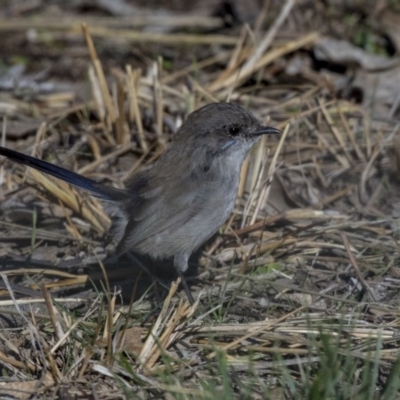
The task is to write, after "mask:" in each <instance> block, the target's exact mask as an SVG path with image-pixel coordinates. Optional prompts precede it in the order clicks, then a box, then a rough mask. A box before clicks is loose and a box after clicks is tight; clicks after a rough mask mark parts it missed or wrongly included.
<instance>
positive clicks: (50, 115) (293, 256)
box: [0, 1, 400, 399]
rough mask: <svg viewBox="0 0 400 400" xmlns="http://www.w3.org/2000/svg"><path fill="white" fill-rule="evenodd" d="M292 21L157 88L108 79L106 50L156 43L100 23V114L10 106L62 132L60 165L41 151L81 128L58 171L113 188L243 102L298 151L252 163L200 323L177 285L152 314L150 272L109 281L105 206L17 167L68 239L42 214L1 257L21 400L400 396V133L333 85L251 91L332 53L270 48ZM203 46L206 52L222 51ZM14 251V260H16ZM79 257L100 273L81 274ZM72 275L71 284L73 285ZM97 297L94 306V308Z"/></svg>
mask: <svg viewBox="0 0 400 400" xmlns="http://www.w3.org/2000/svg"><path fill="white" fill-rule="evenodd" d="M292 3H293V2H291V1H288V2H287V4H286V8H284V9H283V11H282V14H281V17H280V18H277V20H276V21H277V22H276V24H275V25H272V27H271V29H270V30H269V31H268V32H267V33H266V34H265V36H264V38H262V37H259V36H257V38H256V40H255V41H254V38H253V37H252V36H251V35H250V34H249V31H248V30H246V29H244V30H243V31H242V34H241V36H240V40H238V39H237V38H236V37H232V36H229V37H226V39H223V37H222V36H221V40H220V41H219V43H225V44H236V47H235V48H227V49H225V50H224V51H223V52H221V54H219V55H218V56H213V57H211V58H210V59H206V60H203V61H201V62H199V63H197V64H196V65H195V64H193V65H192V66H190V67H185V68H183V69H182V70H178V71H176V70H175V71H172V72H171V73H167V72H165V71H164V70H163V60H162V59H158V60H155V61H154V64H153V66H152V68H151V74H150V73H149V74H146V75H145V76H144V75H142V74H141V73H140V71H138V70H136V69H132V68H131V66H130V65H126V66H121V70H119V71H118V73H115V74H114V76H112V77H111V78H110V79H107V78H106V74H105V73H104V71H103V66H102V63H101V62H100V60H99V58H98V56H97V53H96V49H95V45H94V43H93V41H92V38H91V33H94V36H95V37H96V36H101V35H104V34H107V35H111V34H112V35H115V36H117V37H123V38H125V39H130V38H133V36H135V38H136V39H135V40H140V38H139V39H137V35H139V36H141V39H143V40H149V39H148V37H147V36H145V34H140V33H135V35H133V34H129V35H128V34H127V33H125V32H124V31H118V30H115V31H112V32H111V31H110V29H111V28H107V29H106V28H95V27H89V28H88V27H87V26H85V25H84V26H83V33H84V36H85V40H86V43H87V46H88V49H89V54H90V62H91V66H90V67H89V75H88V76H89V80H90V84H91V89H92V98H91V100H89V101H87V102H81V103H76V102H75V104H74V105H71V104H69V103H68V101H66V102H64V100H65V99H67V98H68V97H62V96H61V97H60V96H58V97H47V98H46V99H42V101H41V102H40V104H36V105H35V106H33V105H30V104H28V103H26V102H22V101H19V100H18V101H17V100H15V99H13V98H9V100H8V103H7V107H8V108H9V109H10V110H11V109H12V110H13V112H14V113H18V114H20V115H30V114H31V113H32V112H33V107H34V108H35V115H40V116H42V117H46V118H47V119H46V121H47V123H46V125H44V126H41V128H40V129H39V130H38V132H37V135H36V138H35V140H34V147H33V152H34V153H36V154H39V155H44V154H45V155H46V156H47V157H49V156H52V155H53V157H54V150H55V148H54V145H53V146H50V147H49V146H46V145H43V144H46V143H48V142H52V141H53V142H54V143H56V142H57V138H55V139H54V136H55V133H54V132H56V131H57V130H59V129H62V128H63V129H65V127H68V129H69V130H70V132H73V131H75V132H76V131H77V130H81V129H82V128H78V127H77V125H76V126H74V122H73V121H74V120H75V121H76V120H78V121H79V124H80V125H81V126H83V127H85V129H84V131H85V133H83V138H82V139H81V140H79V141H76V148H72V149H70V150H68V149H67V150H65V149H61V150H62V153H63V157H60V159H61V158H62V159H63V162H64V155H65V160H66V162H65V163H66V164H68V163H69V166H70V167H71V168H73V169H75V170H76V171H78V172H79V173H82V174H85V175H88V176H95V177H98V178H101V179H103V180H108V181H109V183H111V184H115V185H121V184H122V183H123V181H124V180H125V179H126V178H127V177H128V176H129V175H130V174H132V173H134V172H135V171H136V170H138V169H139V168H141V167H144V166H146V165H149V164H150V163H151V162H152V161H153V160H154V159H156V158H157V157H158V156H159V155H160V153H161V152H162V151H163V149H164V148H165V146H166V142H167V141H168V137H169V136H168V135H166V134H163V131H164V130H167V131H168V129H166V128H167V127H168V126H171V121H173V122H175V121H176V120H178V119H179V117H180V116H181V115H182V114H183V113H184V114H187V113H189V112H191V111H192V110H194V109H195V108H197V107H199V106H200V105H203V104H205V103H207V102H210V101H223V100H226V99H228V98H229V99H231V100H233V101H239V102H240V103H242V104H244V105H246V106H249V107H250V108H251V110H252V111H254V113H255V114H256V115H257V116H258V117H259V118H260V119H261V120H263V121H266V120H267V119H270V120H271V121H272V122H270V123H271V124H272V125H273V126H277V127H279V128H281V129H282V130H283V131H284V134H283V135H282V136H281V139H280V141H279V142H278V141H277V142H268V143H267V142H266V141H263V142H262V143H261V145H260V146H259V147H258V148H256V149H254V151H253V153H252V154H251V156H250V157H249V159H248V161H247V162H246V164H245V166H244V168H243V172H242V182H241V185H240V193H239V197H238V201H237V207H236V208H235V212H234V214H233V215H232V217H231V218H230V220H229V221H228V222H227V223H226V225H225V226H224V227H222V229H221V231H220V234H219V235H218V237H217V238H216V239H215V241H214V242H213V243H210V244H208V246H207V247H206V249H205V251H204V252H203V255H202V257H201V259H200V263H199V268H198V279H197V280H196V282H195V284H194V286H193V290H194V295H195V298H196V299H197V300H196V303H195V304H194V305H193V306H191V305H189V304H188V302H187V301H186V299H185V296H184V295H183V294H182V293H180V292H179V291H178V282H173V283H172V284H171V286H170V287H169V289H168V294H167V295H166V296H164V297H163V298H160V297H159V298H157V297H156V300H154V296H147V295H146V290H147V287H146V288H145V289H144V291H141V286H143V280H142V279H144V277H143V276H142V273H141V272H140V270H133V269H132V268H130V266H129V265H128V266H127V265H119V264H118V265H114V266H113V268H112V269H108V268H107V266H106V265H105V266H103V265H102V263H103V261H104V254H103V253H102V251H103V250H104V249H102V243H103V242H102V239H101V238H102V235H103V234H104V232H105V229H106V227H107V224H108V222H109V221H108V219H107V216H106V215H105V214H104V213H103V211H102V209H101V207H100V205H99V204H97V203H96V202H94V201H92V200H90V199H88V198H87V196H85V194H81V193H77V192H76V191H75V190H74V189H72V188H71V187H69V186H68V185H66V184H64V183H63V182H59V181H56V180H54V179H51V178H49V177H47V176H44V175H42V174H40V173H38V172H36V171H32V170H31V171H29V173H28V174H25V172H24V169H23V168H20V167H18V166H15V165H10V164H9V163H5V164H4V171H3V187H5V188H6V192H8V193H6V194H5V195H4V198H5V199H8V198H10V197H12V196H13V195H14V196H16V197H17V198H20V199H21V200H22V201H24V199H29V202H30V203H31V204H33V205H36V206H37V207H38V208H39V211H38V212H39V214H40V215H44V216H46V215H47V216H48V215H49V213H47V214H46V210H47V209H48V208H49V207H50V205H49V203H50V204H51V207H53V208H52V211H51V213H50V215H52V217H53V218H56V219H57V221H59V222H60V224H59V225H60V228H57V229H55V230H54V232H50V233H49V231H48V230H46V229H45V228H40V227H38V226H37V221H38V215H37V213H36V212H28V216H29V217H32V221H33V223H32V224H31V226H30V227H29V226H21V225H18V226H16V224H15V225H14V224H12V223H10V222H7V221H6V220H2V221H0V229H1V232H2V234H3V235H4V237H7V238H8V241H7V242H5V244H4V245H3V246H2V247H0V254H1V257H2V261H1V262H2V265H3V269H2V272H1V277H2V280H3V287H2V289H3V290H2V291H1V296H2V299H3V300H1V301H0V309H1V314H2V315H3V316H4V321H3V324H4V329H3V330H2V331H1V332H0V342H1V347H0V361H1V368H2V374H3V379H2V382H1V383H0V392H1V393H8V394H13V395H14V396H16V397H17V398H21V399H23V398H29V394H30V393H34V392H35V393H39V396H40V398H55V396H59V398H62V399H70V398H95V399H117V398H121V399H122V398H124V399H125V398H143V399H146V398H167V399H172V398H174V399H191V398H193V399H200V398H201V399H215V398H217V397H221V398H224V399H225V398H226V399H230V398H235V397H236V398H241V399H244V398H249V399H250V398H260V399H261V398H262V399H265V398H270V399H284V398H309V399H322V398H327V399H328V398H337V399H347V398H350V397H353V398H357V399H367V398H368V399H373V398H380V399H395V398H397V397H396V396H397V394H396V393H397V390H398V387H399V384H398V380H396V379H395V377H396V374H398V372H399V368H400V366H399V363H398V361H397V360H398V358H399V354H398V320H399V317H400V315H399V311H398V304H399V296H398V292H399V282H400V281H399V278H398V276H399V273H400V270H399V250H398V242H397V237H398V233H397V230H398V228H397V226H396V224H395V222H394V220H393V217H392V208H391V206H392V204H393V203H394V202H395V201H396V200H397V199H399V198H400V192H399V190H398V183H397V182H396V180H395V179H394V178H393V177H392V175H391V169H390V163H391V161H392V160H393V157H394V156H393V153H392V152H390V151H389V150H388V149H390V148H391V147H392V143H393V138H395V135H396V134H397V125H396V124H395V122H394V121H391V120H387V121H384V122H377V121H373V120H371V119H370V118H369V116H368V113H367V112H366V111H365V110H363V109H362V107H361V106H359V105H356V104H353V103H349V102H347V101H344V100H340V99H337V98H335V97H334V96H332V94H331V91H330V90H329V89H330V87H329V82H328V81H325V80H324V79H323V77H320V80H319V82H318V83H316V84H310V83H309V82H308V83H304V82H302V83H300V84H298V85H292V86H290V85H288V86H287V87H284V88H282V87H279V86H276V87H273V86H268V87H263V85H262V84H261V83H260V84H255V85H254V86H253V87H249V86H245V85H244V82H245V81H246V79H248V78H250V77H253V78H254V79H257V76H261V75H262V74H263V73H266V71H268V68H269V66H271V65H272V64H274V63H275V62H277V61H279V60H280V59H281V58H282V57H285V56H286V55H288V54H290V53H293V52H295V51H299V50H307V49H308V48H309V47H310V46H311V45H312V44H313V43H315V41H317V40H318V38H319V35H318V34H317V33H309V34H305V35H304V36H300V37H298V38H297V39H295V40H286V41H285V42H284V43H280V44H278V45H274V47H271V44H272V43H273V39H274V36H275V35H276V32H277V30H278V28H279V26H280V25H281V24H282V23H283V22H284V20H285V18H286V17H287V15H288V14H289V12H290V10H291V7H292V5H293V4H292ZM0 29H1V28H0ZM60 29H61V28H60ZM110 32H111V33H110ZM200 36H201V35H199V37H200ZM203 36H204V37H202V38H199V39H196V40H197V43H206V42H208V41H209V40H212V41H214V43H215V40H219V39H218V38H215V37H211V36H207V35H203ZM192 39H193V38H192ZM222 39H223V40H222ZM164 40H166V41H167V40H171V41H172V43H176V40H177V38H176V36H174V37H173V36H172V35H171V36H168V35H166V36H164ZM185 40H188V38H187V37H186V39H185ZM193 40H194V39H193ZM256 43H261V45H257V44H256ZM260 46H261V47H260ZM88 63H89V60H88ZM216 63H218V64H221V63H224V66H225V67H224V69H223V70H222V72H220V73H218V75H216V76H215V74H210V73H209V72H208V71H209V70H210V67H211V69H212V67H213V66H214V65H216ZM193 71H195V73H196V79H194V78H193V75H192V72H193ZM185 79H186V82H188V81H189V82H190V83H191V84H190V91H189V90H188V87H187V85H185V84H183V82H184V81H185ZM60 102H61V106H60ZM145 114H146V115H147V117H146V118H150V119H151V127H152V129H153V132H154V134H152V135H151V134H149V133H148V131H149V129H148V127H145V126H144V125H143V121H144V120H145V118H144V115H145ZM89 115H90V117H89ZM148 115H150V117H148ZM4 121H5V120H4ZM4 126H5V129H4V134H3V136H4V138H5V139H7V129H6V123H4ZM131 132H134V137H133V140H131ZM56 136H57V135H56ZM31 145H32V143H31ZM83 146H84V147H83ZM81 148H85V149H86V150H85V152H86V153H89V155H90V158H89V161H88V157H87V154H86V157H81V156H80V152H81ZM22 149H23V150H24V151H32V146H29V145H28V147H26V146H25V147H22ZM394 151H395V154H397V153H396V149H395V150H394ZM132 153H133V154H134V155H135V159H134V162H133V163H132V160H131V159H130V164H131V165H132V167H131V169H130V170H129V171H126V173H124V174H123V175H122V174H120V173H116V174H114V175H113V177H112V176H111V174H110V172H111V170H112V169H114V168H113V166H114V164H115V160H117V159H118V157H124V156H127V155H128V156H129V155H130V154H132ZM54 158H55V159H56V161H57V156H55V157H54ZM114 172H115V171H114ZM119 172H120V171H119ZM32 186H33V187H34V188H36V189H38V190H33V189H32V188H31V187H32ZM26 188H29V189H26ZM26 190H28V193H26ZM14 191H17V192H16V194H15V193H14ZM31 209H32V208H31ZM14 212H15V211H14ZM25 213H26V211H25ZM6 215H8V217H9V219H11V220H12V218H10V213H9V214H6ZM12 215H13V214H12V212H11V217H12ZM13 238H14V239H15V240H17V243H20V245H19V246H20V247H19V248H17V249H16V248H15V247H14V248H12V247H11V245H10V247H8V246H7V243H12V242H13V240H12V239H13ZM24 240H25V242H24ZM18 241H20V242H18ZM54 242H62V243H63V246H64V247H63V248H66V249H67V250H66V251H65V250H63V252H64V257H59V256H54V257H53V259H52V258H51V257H49V258H48V259H46V260H47V261H49V263H48V264H47V265H44V266H43V263H44V264H45V262H44V261H42V260H40V259H38V258H36V257H35V254H36V252H37V251H38V249H40V248H46V246H48V248H49V251H50V250H51V249H52V248H53V247H54ZM24 243H25V244H24ZM13 254H14V256H15V257H14V258H13V257H11V255H13ZM51 254H52V253H51ZM60 258H63V260H62V261H60ZM82 259H85V260H86V263H88V262H89V261H88V260H91V261H92V262H93V261H94V262H95V263H96V262H97V265H98V266H100V267H101V268H98V269H97V270H95V271H89V272H87V274H86V273H85V274H84V273H83V272H82V271H80V266H81V265H82ZM15 262H20V265H19V266H18V268H17V267H16V266H15ZM63 262H64V263H63ZM41 263H42V266H41V267H40V264H41ZM57 263H58V267H59V268H58V269H57V268H56V264H57ZM68 263H69V264H68ZM49 266H52V267H53V268H49ZM76 266H78V267H76ZM45 267H46V268H45ZM67 267H70V269H72V271H71V272H66V271H63V270H62V268H67ZM60 268H61V269H60ZM74 268H75V269H74ZM127 268H129V269H127ZM99 271H100V272H99ZM104 275H107V276H108V277H106V278H104ZM127 275H134V277H133V280H132V283H130V284H129V285H130V286H129V290H128V291H129V292H130V294H132V296H131V302H130V303H129V301H128V302H126V301H125V304H123V302H122V301H121V298H122V294H121V293H120V292H119V291H118V290H117V289H116V288H115V287H114V285H115V281H116V282H121V280H126V279H127ZM91 280H93V281H94V282H95V284H94V285H96V287H97V289H96V290H97V292H96V290H90V291H87V290H86V289H87V288H88V287H89V288H91V287H92V286H91V284H90V281H91ZM99 282H102V283H99ZM163 282H164V281H163V280H161V284H163ZM94 285H93V286H94ZM167 287H168V285H167ZM84 289H85V290H84ZM153 289H154V288H153V286H150V287H149V289H148V290H149V292H151V291H152V290H153ZM158 291H160V288H159V289H158ZM161 292H162V290H161ZM161 296H162V293H161ZM74 396H75V397H74Z"/></svg>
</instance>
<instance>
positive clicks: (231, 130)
mask: <svg viewBox="0 0 400 400" xmlns="http://www.w3.org/2000/svg"><path fill="white" fill-rule="evenodd" d="M239 131H240V129H239V127H238V126H237V125H231V126H230V127H229V129H228V132H229V134H230V135H231V136H236V135H238V134H239Z"/></svg>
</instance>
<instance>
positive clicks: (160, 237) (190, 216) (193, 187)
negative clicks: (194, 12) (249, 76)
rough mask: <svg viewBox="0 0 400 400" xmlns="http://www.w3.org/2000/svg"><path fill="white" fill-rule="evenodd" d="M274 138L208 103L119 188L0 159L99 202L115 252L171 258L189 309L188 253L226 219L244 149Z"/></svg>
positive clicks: (20, 158)
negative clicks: (149, 163) (150, 162)
mask: <svg viewBox="0 0 400 400" xmlns="http://www.w3.org/2000/svg"><path fill="white" fill-rule="evenodd" d="M279 133H280V130H279V129H276V128H273V127H269V126H264V125H262V124H261V123H260V122H259V120H258V119H257V118H256V117H255V116H254V115H253V114H252V113H251V112H250V111H248V110H246V109H245V108H243V107H242V106H240V105H238V104H235V103H231V102H221V103H210V104H208V105H205V106H203V107H201V108H199V109H197V110H195V111H193V112H192V113H190V114H189V115H188V117H187V118H186V120H185V121H184V122H183V124H182V125H181V127H180V128H179V129H178V131H177V132H176V133H175V134H174V135H173V138H172V140H171V143H170V144H169V146H168V147H167V149H166V150H165V151H164V152H163V153H162V154H161V156H160V157H159V158H158V159H157V160H156V161H155V162H154V164H153V165H152V167H151V168H149V169H146V170H143V171H139V172H138V173H136V174H135V175H133V176H132V177H130V178H129V179H128V180H127V181H126V183H125V187H124V188H116V187H112V186H107V185H104V184H102V183H99V182H97V181H95V180H92V179H89V178H87V177H85V176H82V175H79V174H77V173H75V172H72V171H69V170H67V169H65V168H62V167H59V166H57V165H54V164H52V163H49V162H46V161H43V160H40V159H38V158H35V157H31V156H28V155H26V154H23V153H20V152H17V151H15V150H11V149H9V148H5V147H0V155H2V156H4V157H6V158H8V159H10V160H12V161H15V162H17V163H20V164H23V165H26V166H28V167H31V168H35V169H37V170H39V171H41V172H44V173H46V174H49V175H52V176H54V177H56V178H58V179H61V180H63V181H65V182H68V183H70V184H72V185H74V186H76V187H78V188H81V189H84V190H86V191H88V192H90V194H91V195H92V196H94V197H96V198H98V199H100V200H102V201H103V202H104V203H105V205H106V210H108V213H109V214H110V217H111V221H112V223H111V227H110V233H111V236H112V237H113V238H114V240H115V241H116V243H117V247H116V253H117V254H118V255H121V254H123V253H125V252H133V253H136V254H139V255H145V256H147V257H150V259H152V260H154V261H158V260H165V259H172V260H173V265H174V267H175V270H176V272H177V274H178V276H180V277H181V282H182V285H183V287H184V289H185V292H186V294H187V297H188V299H189V301H190V302H191V303H193V301H194V299H193V296H192V294H191V292H190V290H189V288H188V286H187V283H186V281H185V279H184V275H183V274H184V272H185V271H186V270H187V269H188V261H189V257H190V255H191V254H192V253H193V252H194V251H195V250H197V249H198V248H199V247H200V246H201V245H202V244H203V243H204V242H205V241H206V240H207V239H209V238H210V237H211V236H212V235H214V234H215V233H216V232H217V230H218V229H219V228H220V227H221V226H222V225H223V223H224V222H225V221H226V220H227V219H228V217H229V215H230V214H231V212H232V210H233V208H234V205H235V200H236V196H237V191H238V186H239V179H240V171H241V166H242V164H243V162H244V160H245V158H246V156H247V154H248V152H249V150H250V149H251V148H252V147H253V146H254V145H255V144H256V143H257V142H258V141H259V139H260V137H261V136H262V135H266V134H279Z"/></svg>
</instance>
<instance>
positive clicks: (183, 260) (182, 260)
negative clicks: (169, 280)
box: [174, 253, 194, 304]
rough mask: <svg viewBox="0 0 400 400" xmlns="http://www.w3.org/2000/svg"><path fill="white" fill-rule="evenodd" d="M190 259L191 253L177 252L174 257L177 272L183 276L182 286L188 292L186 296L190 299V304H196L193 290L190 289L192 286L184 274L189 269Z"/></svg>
mask: <svg viewBox="0 0 400 400" xmlns="http://www.w3.org/2000/svg"><path fill="white" fill-rule="evenodd" d="M188 260H189V255H188V254H182V253H181V254H177V255H176V256H175V258H174V267H175V269H176V272H177V273H178V276H179V278H181V282H182V286H183V289H184V291H185V293H186V296H187V298H188V300H189V303H190V304H194V298H193V295H192V292H191V291H190V288H189V286H188V284H187V282H186V279H185V277H184V275H183V273H184V272H185V271H186V270H187V269H188V267H189V266H188Z"/></svg>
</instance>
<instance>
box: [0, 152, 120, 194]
mask: <svg viewBox="0 0 400 400" xmlns="http://www.w3.org/2000/svg"><path fill="white" fill-rule="evenodd" d="M0 155H2V156H5V157H7V158H9V159H10V160H12V161H15V162H17V163H20V164H23V165H27V166H28V167H31V168H35V169H37V170H39V171H42V172H45V173H46V174H49V175H52V176H54V177H56V178H58V179H61V180H63V181H65V182H68V183H70V184H71V185H74V186H77V187H79V188H82V189H85V190H88V191H89V192H91V193H92V194H93V196H95V197H98V198H100V199H103V200H111V201H112V200H120V199H122V198H123V197H125V194H126V192H125V191H124V190H122V189H116V188H113V187H109V186H105V185H102V184H100V183H97V182H96V181H94V180H92V179H89V178H85V177H84V176H82V175H79V174H76V173H75V172H72V171H68V170H67V169H65V168H62V167H59V166H57V165H54V164H51V163H49V162H47V161H43V160H39V159H38V158H35V157H31V156H28V155H26V154H23V153H19V152H18V151H15V150H11V149H7V148H5V147H1V146H0Z"/></svg>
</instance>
